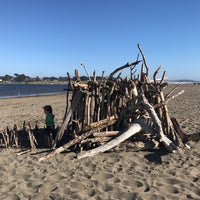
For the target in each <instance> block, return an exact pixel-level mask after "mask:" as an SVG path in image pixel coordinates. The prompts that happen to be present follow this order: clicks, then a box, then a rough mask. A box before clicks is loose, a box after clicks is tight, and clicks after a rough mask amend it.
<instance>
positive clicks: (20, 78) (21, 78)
mask: <svg viewBox="0 0 200 200" xmlns="http://www.w3.org/2000/svg"><path fill="white" fill-rule="evenodd" d="M100 78H101V77H97V79H100ZM80 79H81V80H82V81H87V80H88V77H87V76H81V77H80ZM73 80H75V77H73V78H72V81H73ZM66 81H67V77H61V76H59V77H55V76H51V77H39V76H36V77H29V76H27V75H25V74H18V73H14V76H11V75H8V74H6V75H5V76H0V82H2V83H31V82H32V83H33V82H66Z"/></svg>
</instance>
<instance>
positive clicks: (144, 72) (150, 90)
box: [39, 45, 188, 161]
mask: <svg viewBox="0 0 200 200" xmlns="http://www.w3.org/2000/svg"><path fill="white" fill-rule="evenodd" d="M138 49H139V52H140V55H141V56H142V60H139V55H138V57H137V59H136V61H135V62H133V63H127V64H126V65H124V66H121V67H119V68H117V69H116V70H114V71H113V72H112V73H111V74H110V75H109V76H108V77H104V72H102V76H101V78H98V80H97V77H96V73H95V72H94V73H93V76H92V78H91V77H90V76H89V75H88V82H86V83H82V82H81V80H80V77H79V74H78V71H77V70H75V81H74V82H73V83H72V81H71V77H70V75H69V74H68V80H69V87H70V89H71V91H72V94H71V93H70V92H68V93H67V101H66V102H67V105H66V113H65V116H64V120H63V124H62V126H61V128H60V129H59V131H58V133H57V135H56V138H55V141H54V143H53V148H56V146H57V144H58V143H59V141H60V140H61V139H62V138H63V136H64V135H66V134H71V135H72V136H73V139H72V140H70V141H69V142H67V143H66V144H64V145H62V146H60V147H58V148H56V149H54V150H53V151H52V152H51V153H49V154H48V155H46V156H44V157H41V158H40V159H39V160H40V161H42V160H45V159H48V158H50V157H52V156H54V155H56V154H57V153H60V152H62V151H64V150H67V149H68V148H70V147H71V146H73V145H75V144H76V145H78V146H79V147H81V148H82V147H84V146H86V147H87V149H89V150H88V151H86V152H85V151H84V152H83V151H81V153H79V154H78V156H77V158H83V157H86V156H94V155H96V154H98V153H100V152H105V151H108V150H110V149H113V148H115V149H116V147H117V149H120V148H121V149H123V150H127V149H133V150H144V149H148V148H157V147H158V146H159V145H160V144H163V145H164V147H165V148H166V149H167V150H168V151H169V152H175V151H176V150H177V148H178V147H179V145H180V142H181V143H186V142H187V139H188V137H187V136H186V135H185V134H184V133H183V131H182V129H181V127H180V126H179V124H178V122H177V120H176V119H175V118H171V117H170V116H169V112H168V109H167V103H168V102H169V101H170V100H172V99H173V98H175V97H177V96H179V95H180V94H182V93H183V92H184V91H181V92H179V93H178V94H175V95H173V96H171V95H172V94H173V92H174V90H175V89H176V88H174V89H173V90H172V91H171V92H169V93H168V94H166V95H164V93H163V89H164V88H165V87H166V86H167V83H166V82H164V80H165V72H164V73H163V75H162V78H161V79H159V80H158V79H157V75H158V73H159V70H160V68H161V67H159V68H158V69H157V70H156V71H155V73H154V75H153V80H150V78H149V67H148V66H147V63H146V60H145V56H144V54H143V52H142V50H141V48H140V46H139V45H138ZM139 64H140V65H141V69H140V71H139V73H137V74H136V72H137V70H136V68H137V67H138V65H139ZM82 66H83V67H84V69H85V71H86V73H87V74H88V71H87V69H86V67H85V65H83V64H82ZM125 68H128V69H129V70H130V77H129V78H128V77H125V78H122V77H121V75H122V71H123V70H124V69H125ZM141 144H142V145H141Z"/></svg>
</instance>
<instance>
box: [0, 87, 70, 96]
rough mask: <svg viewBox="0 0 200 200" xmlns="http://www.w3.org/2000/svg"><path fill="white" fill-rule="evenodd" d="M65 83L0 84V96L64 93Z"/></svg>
mask: <svg viewBox="0 0 200 200" xmlns="http://www.w3.org/2000/svg"><path fill="white" fill-rule="evenodd" d="M66 90H67V84H0V98H12V97H24V96H38V95H48V94H59V93H65V92H66Z"/></svg>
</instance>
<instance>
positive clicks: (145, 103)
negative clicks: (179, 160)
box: [142, 94, 177, 153]
mask: <svg viewBox="0 0 200 200" xmlns="http://www.w3.org/2000/svg"><path fill="white" fill-rule="evenodd" d="M142 105H143V106H144V108H145V109H146V110H147V112H148V113H149V115H150V116H151V118H152V120H153V122H154V124H155V126H156V129H157V134H158V136H159V138H160V142H162V143H163V145H164V146H165V147H166V149H167V150H168V151H169V152H172V153H175V150H176V149H177V146H176V145H175V144H174V143H173V142H172V141H171V140H170V139H169V138H167V136H166V135H165V134H164V132H163V128H162V123H161V121H160V119H159V118H158V116H157V114H156V112H155V110H154V108H153V106H152V105H151V104H150V103H149V102H148V100H147V99H146V97H145V96H144V94H142Z"/></svg>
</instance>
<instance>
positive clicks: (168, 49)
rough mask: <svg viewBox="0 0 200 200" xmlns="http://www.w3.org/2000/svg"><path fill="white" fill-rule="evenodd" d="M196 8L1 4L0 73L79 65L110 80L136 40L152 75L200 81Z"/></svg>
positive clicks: (112, 1) (84, 1) (118, 0)
mask: <svg viewBox="0 0 200 200" xmlns="http://www.w3.org/2000/svg"><path fill="white" fill-rule="evenodd" d="M199 10H200V1H199V0H137V1H136V0H0V75H5V74H9V75H13V74H14V73H19V74H20V73H23V74H26V75H28V76H31V77H35V76H39V77H44V76H57V77H58V76H66V73H67V72H69V73H70V74H71V76H74V69H78V70H79V73H80V75H81V76H82V75H86V73H85V72H84V70H83V68H82V67H81V65H80V63H84V64H85V65H86V67H87V69H88V71H89V73H90V74H91V75H92V73H93V71H94V70H96V73H97V75H99V76H100V75H101V72H102V71H103V70H104V71H105V73H106V76H108V75H109V74H110V73H111V72H112V71H113V70H114V69H116V68H117V67H119V66H121V65H124V64H125V63H127V62H133V61H135V59H136V57H137V54H138V52H139V51H138V48H137V44H138V43H139V44H140V46H141V48H142V50H143V52H144V54H145V57H146V60H147V63H148V65H149V68H150V72H151V74H152V73H153V72H154V71H155V70H156V69H157V68H158V67H159V66H160V65H162V70H161V75H162V72H163V71H164V70H165V71H166V72H167V77H168V78H169V79H195V80H200V25H199V21H200V12H199ZM139 66H140V65H139ZM139 66H138V70H139ZM124 73H125V74H126V73H127V74H128V72H126V71H125V72H124ZM151 74H150V76H151Z"/></svg>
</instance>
